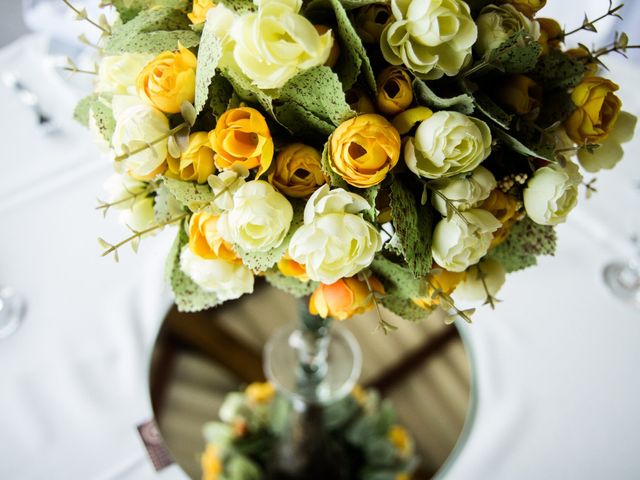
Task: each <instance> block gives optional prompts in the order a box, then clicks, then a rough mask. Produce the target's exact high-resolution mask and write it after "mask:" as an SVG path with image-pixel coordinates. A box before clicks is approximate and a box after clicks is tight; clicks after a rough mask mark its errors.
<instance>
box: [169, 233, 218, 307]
mask: <svg viewBox="0 0 640 480" xmlns="http://www.w3.org/2000/svg"><path fill="white" fill-rule="evenodd" d="M188 241H189V239H188V237H187V234H186V232H185V231H184V228H182V227H180V232H179V234H178V237H177V238H176V241H175V242H174V245H173V247H172V248H171V251H170V253H169V257H167V262H168V263H167V267H166V270H167V271H170V274H169V276H170V284H171V289H172V290H173V295H174V297H175V302H176V306H177V307H178V310H179V311H180V312H199V311H201V310H206V309H207V308H211V307H215V306H216V305H219V304H220V303H222V302H221V301H220V300H219V299H218V296H217V295H216V294H215V293H213V292H205V291H204V290H202V289H201V288H200V287H199V286H198V285H197V284H196V283H195V282H194V281H193V280H191V279H190V278H189V277H188V276H187V275H186V274H185V273H184V272H183V271H182V269H181V268H180V252H181V251H182V247H183V246H184V245H186V244H187V243H188Z"/></svg>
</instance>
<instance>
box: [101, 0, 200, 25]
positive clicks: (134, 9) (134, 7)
mask: <svg viewBox="0 0 640 480" xmlns="http://www.w3.org/2000/svg"><path fill="white" fill-rule="evenodd" d="M111 4H112V5H113V6H114V7H115V8H116V10H117V11H118V15H119V16H120V20H122V22H124V23H126V22H128V21H129V20H131V19H133V18H134V17H135V16H136V15H138V14H139V13H140V12H141V11H143V10H149V9H151V8H153V7H169V8H174V9H176V10H184V11H186V10H187V9H189V8H190V6H191V2H190V1H189V0H112V1H111Z"/></svg>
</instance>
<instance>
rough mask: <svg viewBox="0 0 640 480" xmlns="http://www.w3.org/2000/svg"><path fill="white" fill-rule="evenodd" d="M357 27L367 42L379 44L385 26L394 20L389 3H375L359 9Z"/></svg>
mask: <svg viewBox="0 0 640 480" xmlns="http://www.w3.org/2000/svg"><path fill="white" fill-rule="evenodd" d="M357 12H358V13H356V18H355V27H356V31H357V32H358V36H359V37H360V38H361V39H362V41H363V42H365V43H373V44H376V45H377V44H379V43H380V37H381V36H382V32H383V30H384V29H385V27H386V26H387V25H388V24H389V23H390V22H391V21H392V20H393V16H392V14H391V8H390V7H389V5H383V4H380V3H373V4H369V5H366V6H364V7H362V8H359V9H358V10H357Z"/></svg>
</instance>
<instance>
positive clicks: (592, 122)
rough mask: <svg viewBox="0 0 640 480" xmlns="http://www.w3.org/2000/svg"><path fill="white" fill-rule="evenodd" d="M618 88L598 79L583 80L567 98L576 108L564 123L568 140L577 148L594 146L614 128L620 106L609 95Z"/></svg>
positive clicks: (611, 95)
mask: <svg viewBox="0 0 640 480" xmlns="http://www.w3.org/2000/svg"><path fill="white" fill-rule="evenodd" d="M618 88H619V87H618V85H616V84H615V83H613V82H612V81H611V80H607V79H605V78H602V77H587V78H585V79H583V80H582V83H580V84H579V85H578V86H577V87H576V88H575V89H574V90H573V93H572V94H571V100H573V103H574V104H575V106H576V107H577V108H576V109H575V110H574V111H573V113H572V114H571V115H570V116H569V118H568V119H567V120H566V121H565V124H564V126H565V129H566V131H567V135H569V138H571V140H573V141H574V142H576V143H577V144H579V145H582V144H584V143H598V142H600V141H602V140H604V139H605V138H607V136H608V135H609V132H611V129H612V128H613V127H614V125H615V124H616V120H617V119H618V114H619V113H620V108H621V107H622V102H621V101H620V99H619V98H618V97H617V96H616V95H615V94H614V93H613V92H615V91H616V90H618Z"/></svg>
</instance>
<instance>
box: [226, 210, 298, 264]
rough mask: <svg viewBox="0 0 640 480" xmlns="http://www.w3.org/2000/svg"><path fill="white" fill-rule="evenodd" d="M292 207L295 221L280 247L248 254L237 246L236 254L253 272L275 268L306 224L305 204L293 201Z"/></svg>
mask: <svg viewBox="0 0 640 480" xmlns="http://www.w3.org/2000/svg"><path fill="white" fill-rule="evenodd" d="M291 206H292V207H293V219H292V220H291V226H290V227H289V231H288V232H287V235H286V236H285V237H284V240H283V241H282V243H281V244H280V245H279V246H278V247H276V248H273V249H271V250H268V251H266V252H247V251H245V250H243V249H242V248H241V247H240V246H238V245H235V249H236V252H238V255H239V256H240V258H242V261H243V262H244V264H245V265H246V266H247V267H249V268H250V269H251V270H254V271H258V272H266V271H267V270H269V269H270V268H271V267H273V266H274V265H275V264H276V263H277V262H278V260H280V259H281V258H282V256H283V255H284V254H285V253H286V252H287V249H288V248H289V242H290V241H291V237H292V236H293V234H294V233H295V231H296V230H297V229H298V227H300V226H301V225H302V224H303V223H304V220H303V216H304V202H302V201H292V202H291Z"/></svg>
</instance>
